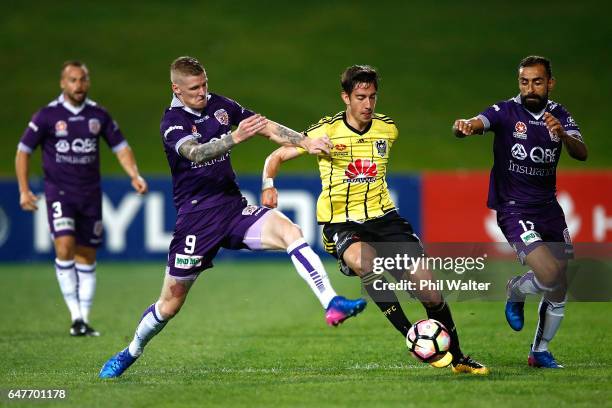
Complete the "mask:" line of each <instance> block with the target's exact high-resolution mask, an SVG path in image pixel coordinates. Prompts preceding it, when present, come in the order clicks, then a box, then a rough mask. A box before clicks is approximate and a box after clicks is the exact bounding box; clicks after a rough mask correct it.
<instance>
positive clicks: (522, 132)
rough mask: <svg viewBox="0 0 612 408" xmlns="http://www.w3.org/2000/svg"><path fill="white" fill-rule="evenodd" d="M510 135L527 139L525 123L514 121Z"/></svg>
mask: <svg viewBox="0 0 612 408" xmlns="http://www.w3.org/2000/svg"><path fill="white" fill-rule="evenodd" d="M512 136H514V137H516V138H517V139H527V125H525V123H523V122H521V121H518V122H516V124H515V125H514V133H512Z"/></svg>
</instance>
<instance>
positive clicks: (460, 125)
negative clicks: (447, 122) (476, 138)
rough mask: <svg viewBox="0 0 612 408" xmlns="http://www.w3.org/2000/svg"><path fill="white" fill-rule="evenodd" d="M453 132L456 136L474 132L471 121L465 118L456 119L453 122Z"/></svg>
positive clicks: (468, 134)
mask: <svg viewBox="0 0 612 408" xmlns="http://www.w3.org/2000/svg"><path fill="white" fill-rule="evenodd" d="M453 133H454V134H455V136H457V137H465V136H470V135H471V134H473V133H474V130H473V129H472V122H471V121H469V120H467V119H457V120H456V121H455V123H454V124H453Z"/></svg>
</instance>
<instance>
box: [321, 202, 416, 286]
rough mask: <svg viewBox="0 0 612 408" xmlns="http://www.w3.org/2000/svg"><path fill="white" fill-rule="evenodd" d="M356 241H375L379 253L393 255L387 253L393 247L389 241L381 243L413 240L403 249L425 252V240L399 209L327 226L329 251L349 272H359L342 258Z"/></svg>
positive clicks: (409, 251) (350, 273)
mask: <svg viewBox="0 0 612 408" xmlns="http://www.w3.org/2000/svg"><path fill="white" fill-rule="evenodd" d="M355 242H367V243H368V244H370V245H372V246H373V247H374V248H375V249H376V250H377V255H378V256H392V255H391V254H385V253H383V252H385V249H386V250H388V249H389V246H388V245H382V246H381V245H377V244H384V243H409V244H410V245H407V246H405V247H404V251H403V252H408V253H409V255H410V256H414V257H418V256H422V255H423V246H422V245H421V240H420V239H419V237H418V236H417V235H416V234H415V233H414V231H413V229H412V225H410V223H409V222H408V221H406V220H405V219H404V218H402V217H401V216H400V215H399V214H398V213H397V211H391V212H388V213H387V214H385V215H384V216H382V217H380V218H376V219H373V220H369V221H365V222H363V223H358V222H340V223H335V224H325V225H324V226H323V245H324V246H325V251H326V252H328V253H329V254H331V255H333V256H334V257H335V258H336V259H338V266H339V267H340V272H342V273H343V274H345V275H347V276H356V275H357V274H356V273H355V272H354V271H353V270H351V269H350V268H349V267H348V266H347V265H346V263H344V260H343V258H342V256H343V254H344V251H346V250H347V248H348V247H349V246H351V244H353V243H355ZM377 246H378V247H379V248H380V249H379V248H377ZM396 249H397V248H396Z"/></svg>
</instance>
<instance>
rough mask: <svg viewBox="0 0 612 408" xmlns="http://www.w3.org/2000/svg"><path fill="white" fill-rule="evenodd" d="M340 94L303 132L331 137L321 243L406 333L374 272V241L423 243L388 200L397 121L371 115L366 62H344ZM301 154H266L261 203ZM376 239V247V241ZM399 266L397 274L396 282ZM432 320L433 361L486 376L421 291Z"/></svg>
mask: <svg viewBox="0 0 612 408" xmlns="http://www.w3.org/2000/svg"><path fill="white" fill-rule="evenodd" d="M341 86H342V92H341V97H342V101H343V102H344V104H345V106H346V109H345V111H343V112H339V113H337V114H336V115H334V116H328V117H325V118H323V119H321V120H320V121H319V122H318V123H317V124H315V125H313V126H311V127H310V128H309V129H307V130H306V132H305V134H306V135H307V136H309V137H311V138H314V139H319V138H323V139H326V138H327V137H328V136H329V139H330V141H331V142H332V145H333V147H332V150H331V152H330V154H329V155H327V156H319V158H318V161H319V171H320V175H321V183H322V191H321V194H320V196H319V199H318V202H317V220H318V222H319V224H323V241H324V244H325V249H326V251H327V252H329V253H330V254H331V255H333V256H334V257H336V258H337V259H338V260H339V266H340V271H341V272H342V273H344V274H345V275H347V276H359V278H360V279H361V282H362V284H363V286H364V288H365V289H366V290H367V292H368V294H369V295H370V297H371V298H372V299H373V300H374V301H375V302H376V304H377V305H378V307H379V308H380V310H381V311H382V312H383V314H384V315H385V317H387V319H388V320H389V322H390V323H391V324H392V325H393V326H394V327H395V328H396V329H397V330H398V331H399V332H400V333H401V335H402V336H403V337H404V338H405V337H406V335H407V333H408V329H409V328H410V327H411V323H410V321H409V320H408V318H407V317H406V315H405V314H404V311H403V310H402V307H401V305H400V303H399V301H398V298H397V296H396V295H395V293H394V292H393V291H391V290H377V288H375V285H374V283H375V282H377V281H381V280H382V283H383V284H384V285H378V288H379V289H380V288H381V287H382V288H383V289H384V288H385V285H386V284H387V282H386V279H385V278H384V277H383V276H381V275H377V274H375V273H374V272H373V259H374V258H375V257H376V256H377V252H376V249H375V243H385V242H386V243H398V242H399V243H405V244H408V246H409V247H410V248H412V250H413V251H414V253H413V254H412V255H413V256H415V257H419V256H421V255H422V254H423V248H422V246H421V243H420V241H419V238H418V237H417V236H416V235H415V234H414V232H413V230H412V226H411V225H410V223H409V222H408V221H406V220H405V219H404V218H402V217H401V216H400V215H399V213H398V212H397V209H396V207H395V204H394V203H393V201H392V200H391V197H390V194H389V190H388V188H387V181H386V172H387V163H388V160H389V153H390V150H391V147H392V146H393V144H394V143H395V141H396V139H397V137H398V130H397V128H396V126H395V123H394V122H393V120H392V119H391V118H389V117H388V116H385V115H382V114H378V113H374V108H375V106H376V101H377V92H378V74H377V72H376V71H375V70H374V69H373V68H371V67H369V66H367V65H355V66H352V67H349V68H347V69H346V70H345V71H344V73H343V74H342V77H341ZM302 153H304V150H303V149H300V148H296V147H286V146H285V147H281V148H280V149H277V150H276V151H274V152H273V153H272V154H271V155H270V156H268V158H267V159H266V163H265V165H264V171H263V186H262V204H263V205H265V206H268V207H272V208H274V207H276V206H277V200H278V192H277V190H276V189H275V188H274V181H273V179H274V177H275V176H276V175H277V174H278V171H279V168H280V165H281V163H282V162H285V161H287V160H291V159H294V158H296V157H298V156H300V155H301V154H302ZM373 244H374V245H373ZM403 272H404V271H402V272H401V273H395V274H394V277H395V278H396V279H397V280H398V281H399V280H401V279H402V278H403V276H404V275H403ZM430 276H431V275H429V272H428V271H425V270H420V271H418V272H417V273H415V274H414V277H415V278H416V279H427V278H428V277H429V278H430ZM418 295H419V299H421V301H422V303H423V306H424V307H425V310H426V311H427V315H428V317H429V318H432V319H436V320H438V321H440V322H442V324H444V326H446V328H447V329H448V330H449V333H450V335H451V339H452V341H451V349H450V354H448V355H447V356H445V357H446V358H443V359H442V360H441V361H439V362H438V363H436V364H435V365H436V366H445V365H449V363H450V364H451V366H452V370H453V372H455V373H473V374H488V369H487V367H485V366H483V365H482V364H480V363H478V362H477V361H475V360H473V359H471V358H470V357H469V356H464V355H463V352H462V351H461V348H460V347H459V336H458V334H457V330H456V328H455V323H454V322H453V318H452V316H451V311H450V308H449V306H448V304H447V303H446V302H445V301H444V300H443V299H442V297H441V295H440V294H439V293H438V292H434V291H430V292H429V293H424V291H423V292H420V293H419V294H418Z"/></svg>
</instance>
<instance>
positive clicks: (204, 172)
mask: <svg viewBox="0 0 612 408" xmlns="http://www.w3.org/2000/svg"><path fill="white" fill-rule="evenodd" d="M251 115H253V112H251V111H250V110H248V109H245V108H243V107H242V106H240V105H239V104H238V103H236V102H235V101H233V100H231V99H228V98H226V97H224V96H221V95H216V94H212V93H209V94H208V97H207V103H206V107H205V108H204V110H203V111H202V112H198V111H195V110H193V109H190V108H188V107H186V106H184V105H183V103H182V102H181V101H180V100H179V99H178V98H177V97H176V96H174V97H173V99H172V103H171V104H170V107H169V108H168V109H166V112H165V113H164V116H163V117H162V121H161V125H160V133H161V136H162V141H163V144H164V150H165V152H166V157H167V158H168V164H169V165H170V171H171V172H172V188H173V193H174V206H175V207H176V210H177V212H178V214H179V215H180V214H186V213H190V212H195V211H200V210H202V209H206V208H211V207H216V206H219V205H222V204H228V203H229V202H232V201H240V200H241V198H242V195H241V193H240V190H239V189H238V184H237V183H236V175H235V174H234V170H233V169H232V164H231V162H230V152H229V151H228V152H226V153H225V154H223V155H221V156H219V157H216V158H214V159H211V160H208V161H206V162H204V163H194V162H192V161H190V160H188V159H186V158H184V157H183V156H181V154H180V153H179V147H180V146H181V145H182V144H183V143H185V142H186V141H188V140H195V141H197V142H198V143H206V142H209V141H211V140H214V139H218V138H220V137H221V136H222V135H223V134H225V133H227V132H228V131H230V130H231V127H232V126H238V124H239V123H240V122H241V121H242V120H243V119H246V118H248V117H249V116H251Z"/></svg>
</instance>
